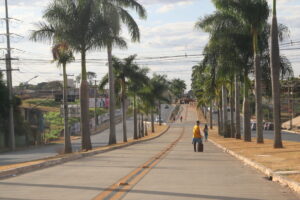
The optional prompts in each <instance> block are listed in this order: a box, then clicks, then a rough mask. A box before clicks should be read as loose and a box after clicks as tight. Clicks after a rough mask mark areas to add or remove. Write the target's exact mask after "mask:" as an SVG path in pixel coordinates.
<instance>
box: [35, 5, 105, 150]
mask: <svg viewBox="0 0 300 200" xmlns="http://www.w3.org/2000/svg"><path fill="white" fill-rule="evenodd" d="M43 19H44V20H45V21H46V22H40V23H38V24H37V30H36V31H33V32H32V34H31V39H32V40H34V41H45V40H50V41H63V42H66V43H67V44H68V45H69V47H70V48H71V49H72V50H73V51H75V52H78V53H80V54H81V86H80V108H81V135H82V144H81V145H82V146H81V148H82V150H90V149H92V144H91V138H90V129H89V101H88V98H89V94H88V91H89V90H88V82H87V70H86V52H87V51H89V50H92V49H95V48H97V47H98V43H99V40H100V39H101V38H103V37H104V36H105V35H107V32H106V31H107V30H109V27H110V26H109V24H108V22H107V20H106V19H105V18H104V17H103V16H102V15H101V13H99V12H98V10H97V6H96V3H95V2H94V1H93V0H54V1H52V2H51V3H50V4H49V5H48V7H47V9H46V11H45V12H44V15H43Z"/></svg>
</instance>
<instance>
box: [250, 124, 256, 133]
mask: <svg viewBox="0 0 300 200" xmlns="http://www.w3.org/2000/svg"><path fill="white" fill-rule="evenodd" d="M251 130H252V131H255V130H256V122H251Z"/></svg>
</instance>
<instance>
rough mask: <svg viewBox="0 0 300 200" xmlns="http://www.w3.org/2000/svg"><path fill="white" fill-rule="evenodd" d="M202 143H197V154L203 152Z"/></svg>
mask: <svg viewBox="0 0 300 200" xmlns="http://www.w3.org/2000/svg"><path fill="white" fill-rule="evenodd" d="M203 148H204V147H203V143H202V142H201V143H198V152H203Z"/></svg>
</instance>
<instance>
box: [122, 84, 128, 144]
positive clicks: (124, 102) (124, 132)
mask: <svg viewBox="0 0 300 200" xmlns="http://www.w3.org/2000/svg"><path fill="white" fill-rule="evenodd" d="M122 119H123V142H127V125H126V120H127V117H126V97H125V81H124V80H122Z"/></svg>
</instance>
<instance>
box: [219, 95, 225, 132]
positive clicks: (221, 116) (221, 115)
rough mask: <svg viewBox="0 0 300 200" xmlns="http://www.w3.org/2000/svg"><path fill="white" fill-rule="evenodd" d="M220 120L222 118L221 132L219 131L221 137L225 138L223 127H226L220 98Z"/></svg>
mask: <svg viewBox="0 0 300 200" xmlns="http://www.w3.org/2000/svg"><path fill="white" fill-rule="evenodd" d="M221 96H222V95H221ZM219 104H220V105H219V113H218V114H219V118H220V126H219V127H220V131H219V135H221V136H224V132H223V125H224V123H223V122H224V119H223V112H224V111H223V106H222V98H220V103H219Z"/></svg>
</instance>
